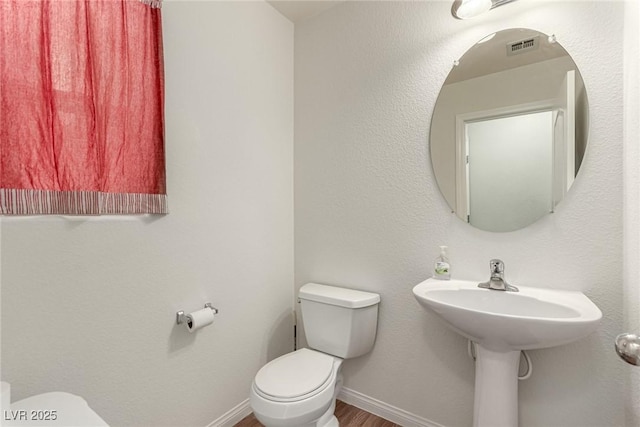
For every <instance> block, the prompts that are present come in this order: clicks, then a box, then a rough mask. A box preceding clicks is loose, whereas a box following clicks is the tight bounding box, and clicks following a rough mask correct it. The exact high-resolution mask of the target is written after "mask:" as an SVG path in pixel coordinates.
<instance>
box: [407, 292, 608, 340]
mask: <svg viewBox="0 0 640 427" xmlns="http://www.w3.org/2000/svg"><path fill="white" fill-rule="evenodd" d="M518 289H519V290H520V292H504V291H494V290H489V289H482V288H478V282H471V281H466V280H448V281H447V280H435V279H428V280H425V281H424V282H422V283H420V284H419V285H417V286H415V287H414V288H413V294H414V295H415V297H416V299H417V300H418V302H419V303H420V304H421V305H422V306H423V307H425V308H426V309H428V310H430V311H432V312H434V313H436V314H438V315H439V316H440V317H442V319H444V320H445V321H446V322H447V324H448V325H449V326H450V327H452V328H453V329H454V330H456V331H457V332H458V333H460V334H462V335H463V336H465V337H467V338H469V339H470V340H472V341H474V342H476V343H478V344H481V345H483V346H484V347H485V348H488V349H492V350H496V351H500V350H530V349H536V348H544V347H554V346H557V345H561V344H567V343H569V342H572V341H575V340H578V339H580V338H583V337H584V336H586V335H588V334H590V333H591V332H593V331H594V330H595V329H596V327H597V325H598V322H599V321H600V319H601V318H602V313H601V312H600V310H599V309H598V307H596V305H595V304H594V303H593V302H591V300H590V299H589V298H587V297H586V296H585V295H584V294H583V293H582V292H577V291H560V290H551V289H540V288H530V287H524V286H519V287H518Z"/></svg>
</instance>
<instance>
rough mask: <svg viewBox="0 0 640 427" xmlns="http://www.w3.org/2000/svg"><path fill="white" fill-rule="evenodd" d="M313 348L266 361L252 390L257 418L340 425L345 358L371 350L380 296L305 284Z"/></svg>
mask: <svg viewBox="0 0 640 427" xmlns="http://www.w3.org/2000/svg"><path fill="white" fill-rule="evenodd" d="M298 296H299V298H300V302H301V313H302V319H303V322H304V330H305V332H306V337H307V341H308V343H309V347H311V348H302V349H300V350H297V351H294V352H292V353H288V354H285V355H284V356H280V357H279V358H277V359H275V360H272V361H271V362H269V363H267V364H266V365H265V366H263V367H262V368H261V369H260V371H258V373H257V374H256V376H255V379H254V380H253V384H252V385H251V390H250V399H249V402H250V405H251V408H252V409H253V413H254V415H255V417H256V418H257V419H258V421H260V422H261V423H262V424H264V425H265V426H266V427H338V420H337V419H336V417H335V415H334V411H335V406H336V397H337V396H338V393H339V391H340V389H341V387H342V374H341V373H340V369H341V367H342V363H343V360H344V359H350V358H354V357H358V356H361V355H363V354H365V353H368V352H369V351H371V348H372V347H373V343H374V341H375V334H376V329H377V315H378V303H379V301H380V296H379V295H378V294H372V293H369V292H362V291H356V290H352V289H344V288H338V287H333V286H326V285H319V284H315V283H308V284H306V285H304V286H303V287H302V288H301V289H300V293H299V295H298Z"/></svg>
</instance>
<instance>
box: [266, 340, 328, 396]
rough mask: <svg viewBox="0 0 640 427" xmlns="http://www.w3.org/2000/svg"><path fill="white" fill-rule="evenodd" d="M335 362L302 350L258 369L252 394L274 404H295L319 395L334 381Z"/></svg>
mask: <svg viewBox="0 0 640 427" xmlns="http://www.w3.org/2000/svg"><path fill="white" fill-rule="evenodd" d="M335 360H336V358H335V357H333V356H329V355H328V354H324V353H320V352H318V351H313V350H309V349H306V348H303V349H300V350H298V351H294V352H293V353H288V354H285V355H284V356H281V357H279V358H277V359H275V360H272V361H271V362H269V363H267V364H266V365H265V366H263V367H262V369H260V371H259V372H258V374H257V375H256V377H255V381H254V385H255V390H256V392H257V393H258V394H259V395H261V396H262V397H264V398H265V399H269V400H273V401H275V402H296V401H299V400H303V399H308V398H310V397H312V396H314V395H316V394H318V393H320V392H321V391H322V390H323V389H325V388H326V387H327V386H329V385H330V384H332V383H333V382H334V381H333V380H334V378H335V374H336V372H335V369H334V364H335Z"/></svg>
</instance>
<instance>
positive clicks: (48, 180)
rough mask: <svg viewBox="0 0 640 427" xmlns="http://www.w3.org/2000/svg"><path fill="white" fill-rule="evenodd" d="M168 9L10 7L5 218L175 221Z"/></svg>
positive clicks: (132, 3)
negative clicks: (150, 216)
mask: <svg viewBox="0 0 640 427" xmlns="http://www.w3.org/2000/svg"><path fill="white" fill-rule="evenodd" d="M163 103H164V75H163V57H162V26H161V16H160V9H158V8H152V7H149V5H147V4H143V3H142V2H140V1H138V0H0V213H1V214H9V215H11V214H17V215H25V214H27V215H28V214H127V213H166V211H167V206H166V191H165V168H164V117H163V116H164V113H163Z"/></svg>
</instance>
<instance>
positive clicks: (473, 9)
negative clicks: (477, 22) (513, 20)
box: [451, 0, 515, 19]
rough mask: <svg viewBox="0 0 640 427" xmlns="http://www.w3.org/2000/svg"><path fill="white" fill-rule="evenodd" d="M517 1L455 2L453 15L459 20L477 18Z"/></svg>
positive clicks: (461, 0)
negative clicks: (490, 10)
mask: <svg viewBox="0 0 640 427" xmlns="http://www.w3.org/2000/svg"><path fill="white" fill-rule="evenodd" d="M512 1H515V0H455V1H454V2H453V6H451V14H452V15H453V17H454V18H457V19H470V18H475V17H476V16H478V15H481V14H483V13H485V12H487V11H488V10H489V9H493V8H495V7H498V6H502V5H503V4H507V3H511V2H512Z"/></svg>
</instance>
